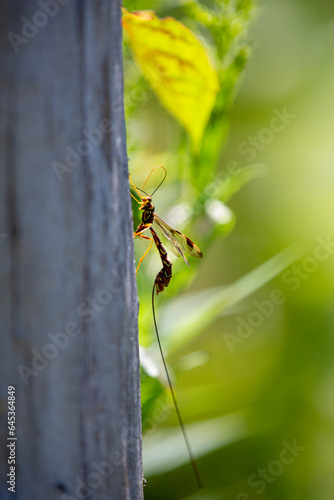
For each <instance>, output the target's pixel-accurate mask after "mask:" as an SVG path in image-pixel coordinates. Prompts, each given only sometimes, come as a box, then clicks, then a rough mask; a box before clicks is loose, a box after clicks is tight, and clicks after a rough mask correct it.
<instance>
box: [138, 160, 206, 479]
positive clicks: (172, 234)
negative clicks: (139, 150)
mask: <svg viewBox="0 0 334 500" xmlns="http://www.w3.org/2000/svg"><path fill="white" fill-rule="evenodd" d="M157 168H162V169H163V170H164V172H165V174H164V178H163V179H162V181H161V182H160V184H159V185H158V187H157V188H156V189H155V190H154V191H153V193H152V194H151V195H149V194H148V193H146V192H145V191H144V187H145V185H146V183H147V181H148V180H149V178H150V177H151V175H152V173H153V171H154V170H156V169H157ZM166 176H167V171H166V169H165V168H164V167H162V166H159V167H155V168H154V169H153V170H152V171H151V173H150V175H149V176H148V177H147V179H146V181H145V183H144V185H143V187H142V188H141V189H140V188H137V187H136V186H135V185H134V183H133V182H132V180H131V176H130V177H129V178H130V182H131V184H132V186H133V188H134V190H135V191H136V193H137V194H138V195H139V196H140V201H139V200H137V198H136V197H135V196H134V195H133V194H132V193H131V196H132V198H133V199H134V200H136V202H137V203H139V205H140V207H139V210H141V211H142V212H143V213H142V220H141V223H140V224H139V225H138V227H137V229H136V230H135V232H134V233H133V237H134V238H135V237H136V236H139V237H140V238H144V239H146V240H149V241H150V245H149V247H148V249H147V250H146V252H145V253H144V255H143V256H142V257H141V259H139V263H138V267H137V270H136V274H137V272H138V269H139V267H140V265H141V263H142V262H143V260H144V258H145V257H146V255H147V254H148V252H149V251H150V249H151V247H152V245H153V242H154V243H155V245H156V247H157V249H158V252H159V255H160V258H161V262H162V269H161V270H160V271H159V272H158V274H157V275H156V278H155V281H154V284H153V290H152V311H153V320H154V326H155V332H156V335H157V339H158V344H159V349H160V353H161V357H162V361H163V364H164V367H165V371H166V375H167V380H168V385H169V388H170V391H171V395H172V399H173V402H174V406H175V410H176V413H177V416H178V420H179V423H180V427H181V429H182V433H183V436H184V440H185V443H186V446H187V450H188V454H189V457H190V461H191V464H192V467H193V471H194V474H195V477H196V481H197V485H198V487H199V488H203V485H202V480H201V476H200V473H199V471H198V468H197V464H196V460H195V457H194V454H193V452H192V449H191V446H190V442H189V439H188V436H187V433H186V429H185V426H184V423H183V420H182V417H181V413H180V410H179V406H178V404H177V401H176V397H175V394H174V389H173V386H172V382H171V379H170V376H169V372H168V368H167V364H166V361H165V357H164V354H163V351H162V346H161V343H160V337H159V333H158V327H157V322H156V318H155V309H154V290H156V293H157V294H158V293H160V292H162V291H163V290H164V289H165V287H167V286H168V285H169V282H170V280H171V278H172V263H171V261H170V260H169V257H168V255H167V251H166V248H165V246H164V245H163V244H162V242H161V240H160V237H162V238H163V239H164V243H165V245H166V247H167V248H168V249H169V250H171V251H172V252H173V253H174V254H175V255H176V256H177V257H180V256H181V257H182V258H183V260H184V261H185V263H186V264H187V266H189V263H188V260H187V258H186V256H185V252H187V253H189V254H190V255H192V256H193V257H198V258H201V257H203V255H202V252H201V251H200V249H199V248H198V247H197V246H196V245H195V243H193V242H192V241H191V240H190V239H189V238H188V237H187V236H185V235H184V234H183V233H181V232H180V231H178V230H177V229H175V228H174V227H172V226H170V225H169V224H167V223H166V222H165V221H163V220H162V219H160V217H158V216H157V214H156V213H155V212H154V205H153V204H152V196H153V195H154V193H155V192H156V191H157V190H158V188H159V187H160V186H161V184H162V183H163V182H164V180H165V179H166ZM140 191H141V192H142V193H143V194H144V195H145V196H142V195H141V193H140ZM148 229H149V230H150V231H151V234H152V237H149V236H146V235H145V234H143V233H144V232H145V231H147V230H148ZM159 236H160V237H159Z"/></svg>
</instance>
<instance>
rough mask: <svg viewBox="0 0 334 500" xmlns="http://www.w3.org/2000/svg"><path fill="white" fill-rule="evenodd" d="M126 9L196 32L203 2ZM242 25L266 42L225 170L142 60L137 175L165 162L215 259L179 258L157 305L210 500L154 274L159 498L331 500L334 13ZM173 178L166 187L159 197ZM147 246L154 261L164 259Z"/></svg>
mask: <svg viewBox="0 0 334 500" xmlns="http://www.w3.org/2000/svg"><path fill="white" fill-rule="evenodd" d="M238 3H239V4H243V6H241V8H246V6H245V4H246V2H228V1H225V2H221V5H222V9H223V10H224V9H225V10H224V12H226V8H227V7H228V6H229V5H232V4H238ZM248 4H249V6H251V2H248ZM124 5H125V7H126V8H127V9H129V10H135V9H154V10H155V12H156V13H157V14H158V15H159V16H164V15H172V16H174V17H176V18H178V19H180V20H182V22H184V23H185V24H186V25H188V26H189V27H190V28H191V29H193V30H194V31H195V30H196V24H195V23H194V21H193V19H192V18H191V15H190V14H189V11H187V8H186V6H187V4H186V3H185V4H184V3H181V2H169V1H167V0H166V1H164V0H160V1H158V0H156V1H153V2H152V1H151V2H148V1H144V0H143V1H141V2H139V1H130V0H129V1H128V2H124ZM217 5H218V2H216V9H218V7H217ZM239 7H240V5H239ZM247 9H248V7H247ZM247 9H246V10H247ZM246 10H245V12H246ZM188 14H189V17H187V15H188ZM248 14H249V15H248ZM249 19H251V23H250V25H249V21H248V20H249ZM243 22H244V24H242V23H243ZM241 25H242V29H246V28H247V29H248V34H247V37H246V38H245V39H244V42H240V40H239V42H238V43H239V48H240V51H239V48H238V49H235V48H234V49H233V50H234V52H232V54H233V55H234V63H235V68H238V71H239V69H240V71H241V70H242V68H243V66H244V64H245V63H246V59H249V60H248V62H247V64H246V66H245V69H244V71H243V72H242V76H241V78H240V79H238V81H237V83H236V87H235V92H236V91H238V92H237V94H236V98H235V100H234V102H233V98H230V99H229V101H228V104H227V105H226V107H225V108H224V109H223V110H222V109H220V112H221V123H223V126H222V127H221V128H220V129H219V133H220V134H221V136H220V139H219V143H220V148H221V152H220V153H219V154H217V155H216V160H217V161H216V162H215V165H210V164H208V163H206V161H209V160H210V154H207V155H206V156H205V157H203V158H202V159H200V160H198V159H197V160H196V159H194V158H193V157H192V156H191V153H190V151H189V146H188V145H187V140H186V137H185V134H184V132H183V130H182V128H181V126H180V125H178V124H177V123H176V121H175V120H174V119H173V118H172V117H171V116H170V115H169V114H168V112H167V111H166V110H165V109H164V108H163V107H162V106H161V105H160V104H159V102H158V100H157V99H156V97H155V96H154V94H153V93H152V92H151V90H150V89H149V87H148V85H147V84H146V83H145V82H144V80H143V78H142V76H141V75H140V72H139V70H138V69H137V68H136V66H135V65H134V63H133V60H132V58H131V55H130V52H129V49H128V47H127V46H126V45H125V48H124V54H125V55H124V58H125V60H124V64H125V101H126V113H127V135H128V155H129V167H130V171H131V174H132V179H133V181H134V182H135V184H136V185H137V186H139V187H140V186H142V184H143V182H144V180H145V178H146V177H147V175H148V174H149V173H150V171H151V170H152V168H153V167H154V166H156V165H164V166H165V167H166V168H167V170H168V176H167V180H166V181H165V183H164V185H163V186H162V187H161V188H160V189H159V191H157V193H156V194H155V196H154V202H155V206H156V212H157V213H158V215H160V216H161V217H162V218H163V219H164V220H166V221H168V222H170V223H171V224H172V225H174V226H176V227H178V229H180V230H181V231H184V232H185V233H186V234H187V235H188V236H189V237H190V238H191V239H193V240H194V241H195V242H196V243H197V244H198V246H199V247H200V248H201V249H202V250H203V253H204V259H203V260H195V259H190V266H191V267H190V268H187V267H186V266H185V265H184V263H182V262H178V261H177V262H175V259H174V260H173V270H174V277H173V279H172V281H171V283H170V285H169V287H168V289H166V290H165V292H164V293H163V294H161V295H159V296H158V297H157V299H156V310H157V321H158V326H159V330H160V333H161V337H162V344H163V346H164V348H165V352H166V357H167V362H168V364H169V366H170V370H171V373H172V377H173V382H174V385H175V388H176V393H177V398H178V402H179V406H180V409H181V412H182V415H183V418H184V421H185V423H186V427H187V431H188V433H189V437H190V441H191V444H192V447H193V450H194V454H195V456H196V458H197V461H198V466H199V469H200V471H201V476H202V479H203V482H204V486H205V488H204V490H201V491H198V490H197V489H196V483H195V480H194V477H193V473H192V470H191V466H190V464H189V459H188V457H187V453H186V449H185V444H184V441H183V437H182V434H181V431H180V429H179V427H178V422H177V419H176V415H175V410H174V409H173V407H172V403H171V399H170V395H169V392H168V389H167V387H166V380H165V376H164V373H163V370H162V363H161V360H160V357H159V352H158V349H157V344H156V339H155V332H154V329H153V321H152V309H151V303H150V297H151V291H152V285H153V281H154V278H155V275H156V273H157V272H158V271H159V269H160V267H161V266H160V260H159V257H158V255H157V252H156V250H155V249H152V250H151V252H150V255H149V256H148V257H147V258H146V259H145V261H144V263H143V265H142V266H141V269H140V271H139V273H138V276H137V278H138V293H139V299H140V340H141V344H142V353H141V355H142V365H143V369H142V403H143V432H144V441H143V448H144V450H143V451H144V475H145V478H146V480H147V486H146V487H145V491H144V493H145V498H146V499H159V500H163V499H169V500H171V499H181V498H182V499H193V498H194V499H195V498H196V499H202V500H216V499H217V500H218V499H226V500H232V499H233V500H251V499H252V500H253V499H257V498H261V499H263V500H269V499H270V500H299V499H303V500H331V499H332V498H333V495H334V475H333V470H334V426H333V420H334V364H333V347H334V345H333V344H334V342H333V340H334V309H333V302H334V279H333V278H334V244H333V243H334V228H333V212H334V196H333V193H334V191H333V184H334V139H333V130H334V99H333V94H334V51H333V47H334V4H333V2H331V1H330V0H328V1H325V0H321V1H315V0H312V1H311V0H310V1H305V0H282V1H277V0H276V1H275V0H268V1H266V2H263V3H260V4H257V6H255V9H254V8H253V9H252V11H251V13H249V11H248V10H247V16H244V17H243V18H242V22H241ZM197 28H198V25H197ZM238 51H239V52H238ZM240 54H243V55H244V56H245V57H244V59H243V60H242V62H241V63H240ZM230 56H231V53H230V55H229V57H230ZM239 63H240V64H239ZM232 65H233V63H232ZM238 65H239V66H240V68H239V66H238ZM238 71H235V73H234V75H235V78H236V77H237V76H239V72H238ZM234 83H235V82H234V81H233V85H234ZM231 88H232V87H231ZM229 91H230V88H227V90H226V94H225V95H229ZM282 116H283V117H282ZM274 117H281V118H279V120H275V119H274ZM213 137H215V138H216V141H217V140H218V139H217V137H218V132H217V130H216V131H215V132H214V134H213V135H212V137H211V138H210V136H208V139H207V142H208V144H207V146H206V147H207V148H208V150H209V151H211V149H210V140H213ZM212 148H213V149H214V146H212ZM213 168H214V170H215V171H213ZM232 171H233V175H227V172H230V173H231V172H232ZM158 177H159V176H158V175H157V177H156V178H154V176H152V178H151V179H150V181H149V183H150V186H152V189H151V190H153V189H154V186H155V184H157V183H158ZM251 178H253V179H252V180H251V181H250V182H246V181H247V180H249V179H251ZM217 179H218V181H217ZM222 179H223V181H224V182H222V181H221V180H222ZM217 186H218V187H217ZM145 189H146V188H145ZM148 189H150V188H148ZM232 194H234V196H233V197H232ZM133 208H134V216H135V224H136V223H138V221H139V217H140V214H138V206H137V205H136V204H134V207H133ZM135 245H136V258H137V261H138V258H139V257H140V256H141V254H142V253H143V252H144V251H145V249H146V247H147V245H146V243H145V242H142V241H137V240H136V242H135ZM179 260H181V259H179Z"/></svg>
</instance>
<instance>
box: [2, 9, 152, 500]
mask: <svg viewBox="0 0 334 500" xmlns="http://www.w3.org/2000/svg"><path fill="white" fill-rule="evenodd" d="M42 3H43V5H44V4H45V5H48V9H49V10H47V7H45V8H43V7H42V6H41V5H42ZM52 9H53V11H52ZM38 12H42V14H43V13H44V14H45V15H44V16H43V15H41V14H36V13H38ZM45 16H46V17H45ZM0 18H1V19H0V30H1V36H0V65H1V68H2V70H1V75H2V76H1V96H0V144H1V146H0V165H1V169H0V176H1V177H0V205H1V208H0V233H3V234H5V235H8V236H6V237H3V238H1V240H0V259H1V286H0V294H1V300H0V314H1V335H0V346H1V347H0V348H1V353H2V358H3V359H2V361H1V366H0V370H1V394H0V396H1V429H4V430H5V432H6V416H7V408H6V392H7V386H8V385H9V384H12V385H14V386H15V387H16V398H17V401H16V404H17V422H16V424H17V437H18V441H17V464H16V465H17V469H16V470H17V488H16V489H17V494H16V497H14V496H13V495H12V494H10V495H11V496H10V498H17V499H19V500H30V499H31V500H39V499H40V500H45V499H48V500H53V499H68V500H69V499H72V500H73V499H83V498H85V499H86V498H89V499H96V500H104V499H108V500H109V499H115V500H121V499H141V498H142V461H141V417H140V392H139V359H138V335H137V311H138V299H137V292H136V284H135V276H134V254H133V239H132V216H131V203H130V197H129V187H128V171H127V155H126V143H125V124H124V113H123V81H122V78H123V76H122V31H121V24H120V2H119V0H111V1H106V0H100V1H97V0H95V1H94V2H91V1H88V0H54V1H49V2H48V1H47V0H41V2H39V3H38V2H25V1H23V0H21V1H18V0H7V1H5V2H3V5H2V11H1V16H0ZM24 19H27V20H28V21H29V22H31V23H33V27H31V26H30V25H29V23H27V22H26V21H24ZM43 23H44V25H43ZM36 25H39V26H37V28H36ZM34 26H35V28H36V31H35V30H34ZM29 27H30V31H29ZM9 33H14V34H16V35H19V36H21V37H22V38H23V40H25V41H20V43H18V42H16V41H15V40H18V39H15V37H14V38H13V36H10V35H9V36H8V34H9ZM29 36H30V38H29ZM13 40H14V42H13ZM105 119H107V120H110V122H107V121H103V120H105ZM108 123H110V124H111V125H110V127H109V130H107V126H106V124H108ZM101 124H104V125H101ZM102 129H103V130H102ZM101 130H102V131H101ZM81 141H86V143H83V142H81ZM73 151H75V152H76V153H74V152H73ZM66 156H67V158H66ZM59 165H63V167H59ZM62 168H65V170H64V171H63V170H62ZM5 432H4V433H3V432H1V434H2V435H5ZM7 468H8V465H7V458H6V450H5V447H4V446H2V449H1V476H2V478H3V477H4V476H5V474H6V473H7ZM0 488H1V490H0V496H1V498H4V499H5V498H7V495H8V498H9V494H8V492H7V485H5V484H4V483H3V481H2V482H1V486H0Z"/></svg>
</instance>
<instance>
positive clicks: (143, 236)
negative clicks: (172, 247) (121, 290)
mask: <svg viewBox="0 0 334 500" xmlns="http://www.w3.org/2000/svg"><path fill="white" fill-rule="evenodd" d="M133 236H134V237H136V236H139V238H144V239H145V240H150V241H151V243H150V245H149V247H148V249H147V250H146V252H145V253H144V255H143V256H142V258H141V259H139V262H138V267H137V269H136V274H137V273H138V269H139V268H140V264H141V263H142V262H143V260H144V259H145V257H146V255H147V254H148V252H149V251H150V250H151V246H152V245H153V238H150V237H149V236H145V234H141V233H137V234H136V233H134V235H133Z"/></svg>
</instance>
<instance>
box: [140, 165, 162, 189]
mask: <svg viewBox="0 0 334 500" xmlns="http://www.w3.org/2000/svg"><path fill="white" fill-rule="evenodd" d="M157 168H162V169H163V170H164V171H165V175H164V178H163V179H162V181H161V182H160V184H159V185H158V187H156V188H155V190H154V191H153V193H152V194H151V195H150V196H153V195H154V193H155V192H156V191H157V190H158V189H159V187H160V186H161V184H162V183H163V182H164V180H165V179H166V177H167V170H166V169H165V167H162V166H161V165H159V166H158V167H154V168H153V169H152V171H151V173H150V175H149V176H148V177H147V179H146V181H145V182H144V185H143V188H144V187H145V185H146V183H147V181H148V180H149V178H150V177H151V175H152V174H153V172H154V170H156V169H157Z"/></svg>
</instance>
